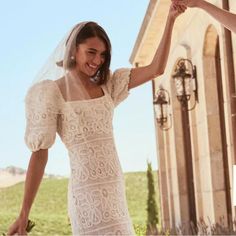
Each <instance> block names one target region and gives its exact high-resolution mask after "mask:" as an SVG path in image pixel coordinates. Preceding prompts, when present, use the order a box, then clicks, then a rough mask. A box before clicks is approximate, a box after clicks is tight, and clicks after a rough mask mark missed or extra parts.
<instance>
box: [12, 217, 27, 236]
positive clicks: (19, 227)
mask: <svg viewBox="0 0 236 236" xmlns="http://www.w3.org/2000/svg"><path fill="white" fill-rule="evenodd" d="M27 224H28V218H26V217H18V218H17V219H16V221H15V222H14V223H13V224H12V225H11V226H10V228H9V229H8V232H7V235H14V234H18V235H27V232H26V228H27Z"/></svg>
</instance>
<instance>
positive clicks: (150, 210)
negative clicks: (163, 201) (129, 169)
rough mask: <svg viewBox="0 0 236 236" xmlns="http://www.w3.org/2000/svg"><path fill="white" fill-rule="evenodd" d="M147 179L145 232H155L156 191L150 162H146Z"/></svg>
mask: <svg viewBox="0 0 236 236" xmlns="http://www.w3.org/2000/svg"><path fill="white" fill-rule="evenodd" d="M147 165H148V168H147V181H148V199H147V232H146V234H147V235H149V234H152V235H153V234H157V224H158V212H157V204H156V198H155V197H156V193H155V186H154V181H153V173H152V164H151V162H147Z"/></svg>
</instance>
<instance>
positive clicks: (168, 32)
mask: <svg viewBox="0 0 236 236" xmlns="http://www.w3.org/2000/svg"><path fill="white" fill-rule="evenodd" d="M174 22H175V18H174V17H172V16H170V15H169V16H168V18H167V22H166V27H165V31H164V33H163V36H162V39H161V42H160V44H159V47H158V49H157V51H156V53H155V55H154V58H153V60H152V62H151V64H150V67H151V70H152V71H153V75H154V77H156V76H158V75H160V74H163V73H164V70H165V68H166V64H167V59H168V56H169V51H170V45H171V36H172V31H173V26H174Z"/></svg>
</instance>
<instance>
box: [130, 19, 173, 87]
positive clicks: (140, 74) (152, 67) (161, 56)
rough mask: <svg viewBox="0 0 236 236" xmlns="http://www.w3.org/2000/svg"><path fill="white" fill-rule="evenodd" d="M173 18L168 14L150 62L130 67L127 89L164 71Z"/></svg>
mask: <svg viewBox="0 0 236 236" xmlns="http://www.w3.org/2000/svg"><path fill="white" fill-rule="evenodd" d="M174 21H175V18H172V17H170V16H168V19H167V23H166V27H165V30H164V33H163V36H162V39H161V42H160V44H159V46H158V49H157V51H156V53H155V55H154V57H153V60H152V62H151V64H149V65H147V66H143V67H138V68H134V69H132V73H131V80H130V83H129V89H132V88H134V87H137V86H139V85H141V84H143V83H145V82H147V81H149V80H151V79H154V78H155V77H157V76H158V75H161V74H163V73H164V70H165V67H166V63H167V58H168V55H169V50H170V43H171V35H172V29H173V25H174Z"/></svg>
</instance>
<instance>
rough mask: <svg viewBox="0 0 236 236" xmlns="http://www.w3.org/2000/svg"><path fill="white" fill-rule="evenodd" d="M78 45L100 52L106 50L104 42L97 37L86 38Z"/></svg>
mask: <svg viewBox="0 0 236 236" xmlns="http://www.w3.org/2000/svg"><path fill="white" fill-rule="evenodd" d="M79 46H81V47H86V48H93V49H96V50H97V51H101V52H103V51H106V45H105V43H104V42H103V40H101V39H100V38H98V37H92V38H87V39H86V40H85V41H84V42H83V43H81V44H79Z"/></svg>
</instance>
